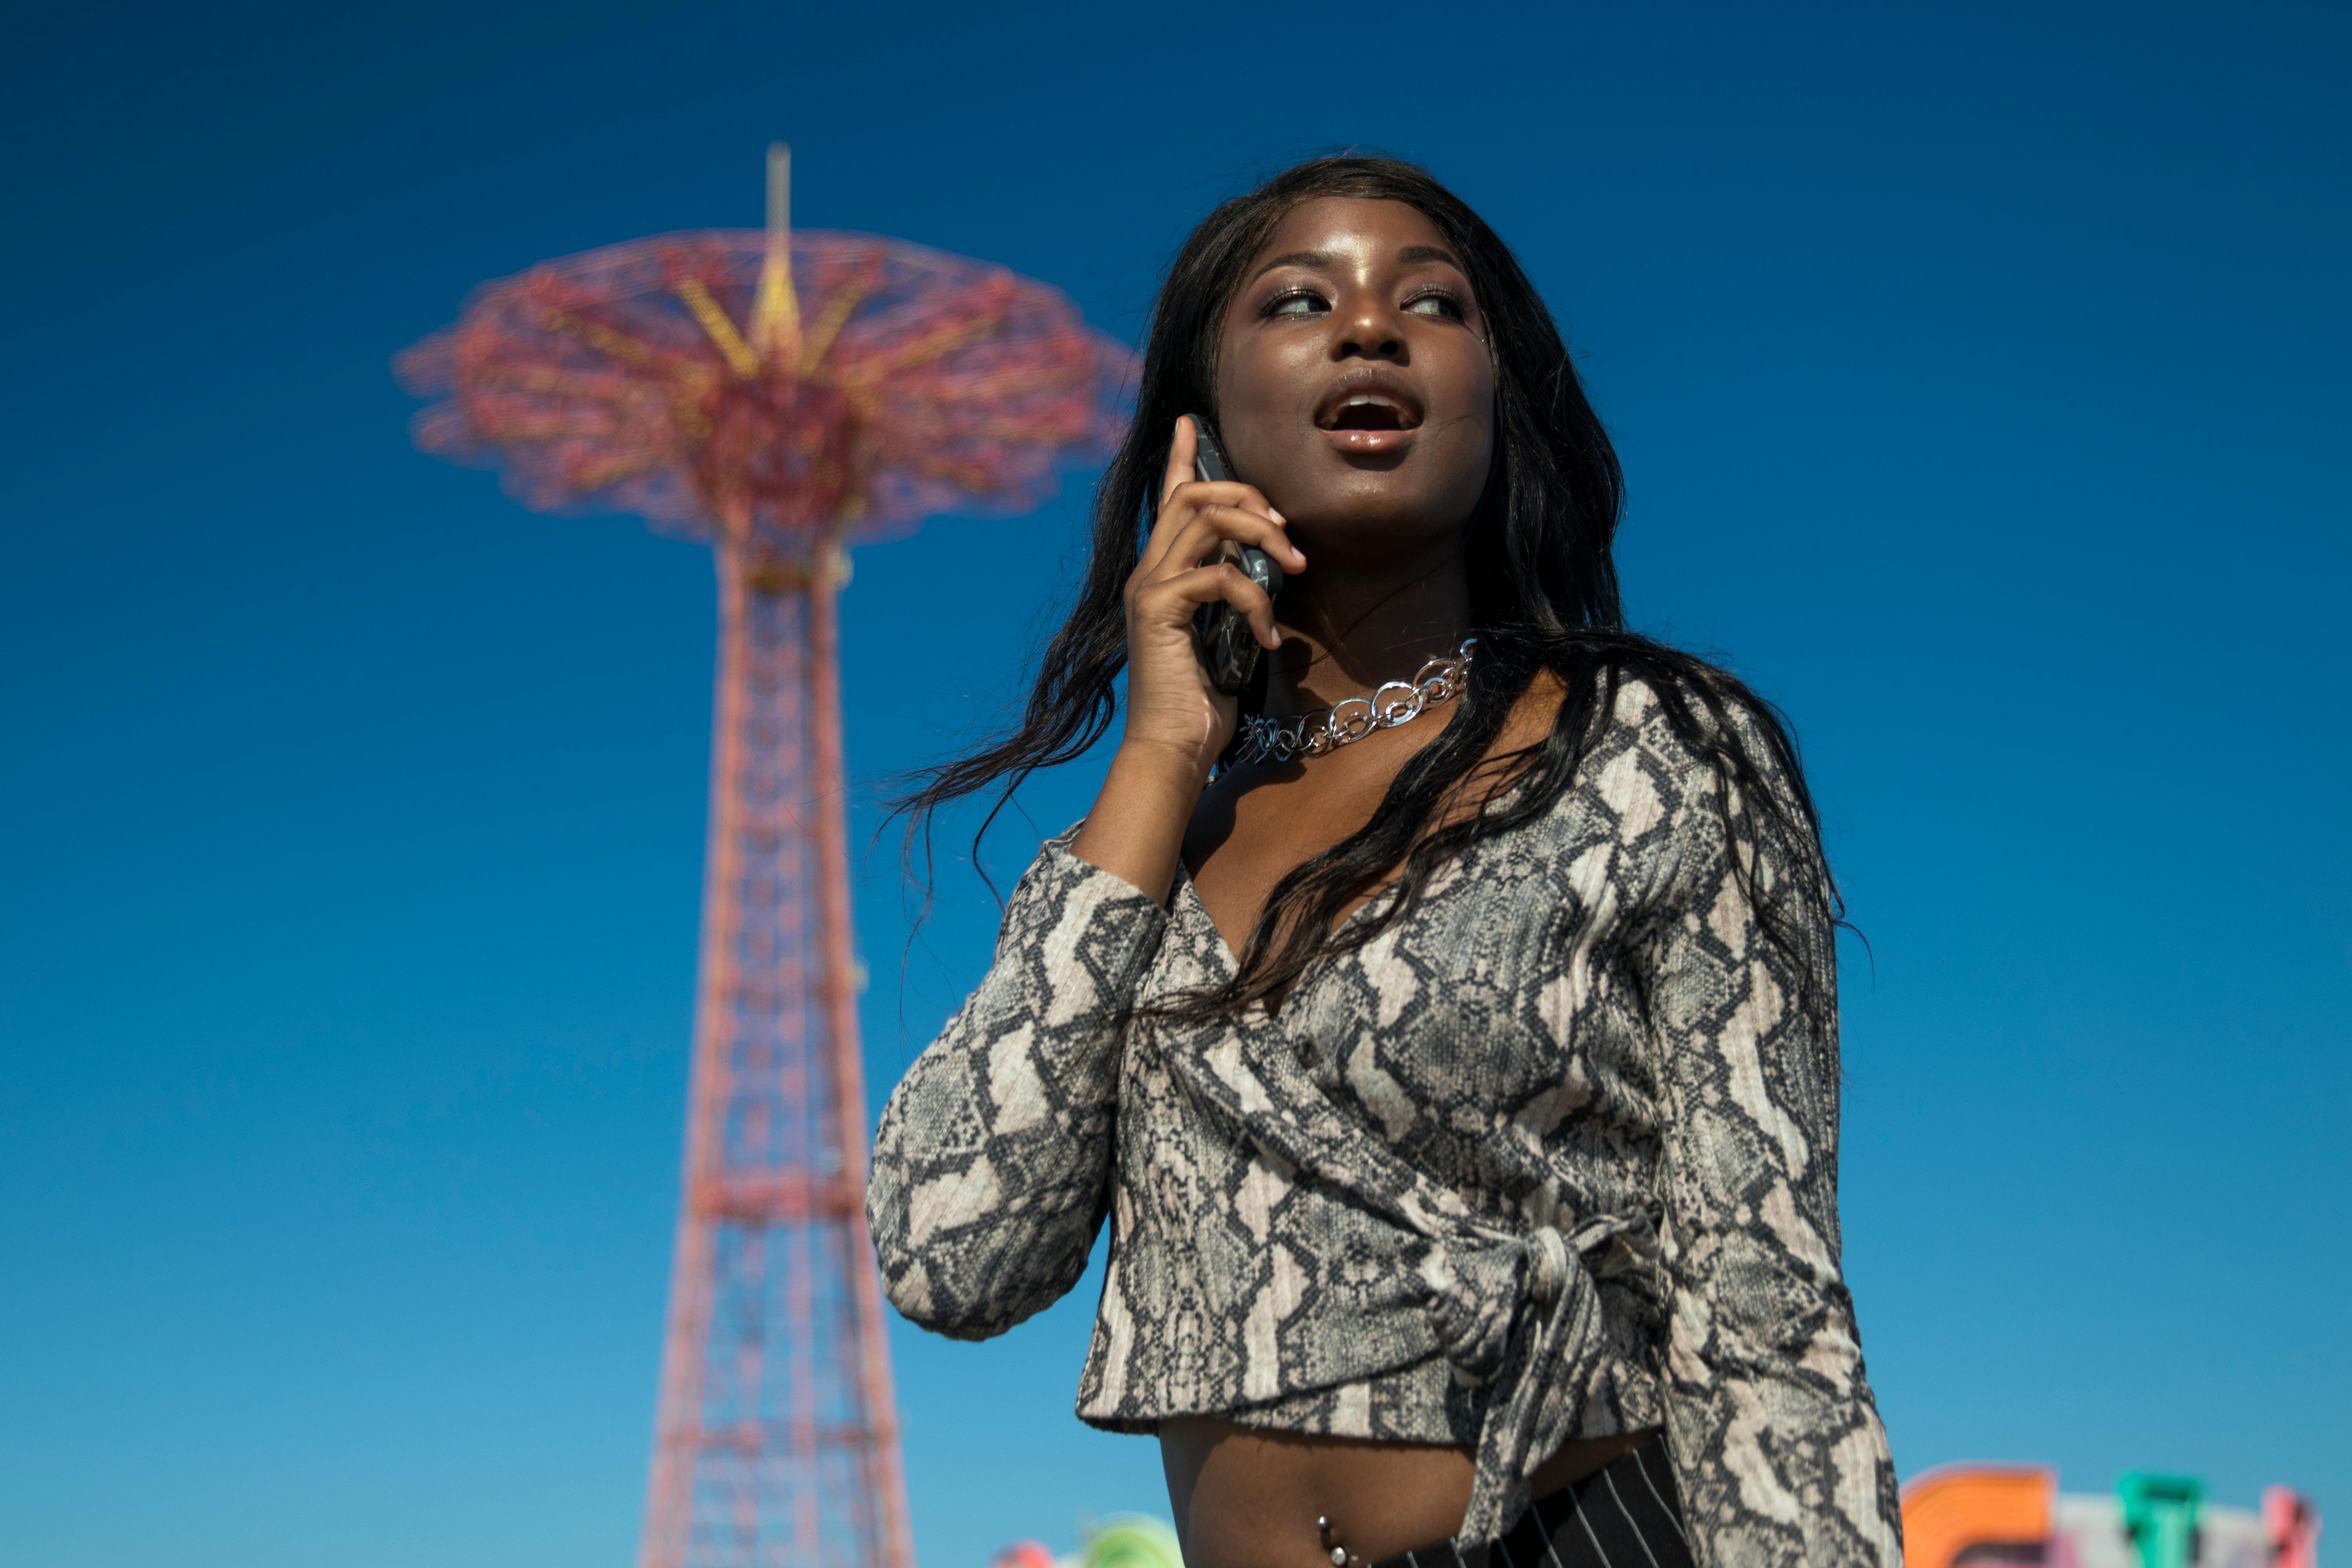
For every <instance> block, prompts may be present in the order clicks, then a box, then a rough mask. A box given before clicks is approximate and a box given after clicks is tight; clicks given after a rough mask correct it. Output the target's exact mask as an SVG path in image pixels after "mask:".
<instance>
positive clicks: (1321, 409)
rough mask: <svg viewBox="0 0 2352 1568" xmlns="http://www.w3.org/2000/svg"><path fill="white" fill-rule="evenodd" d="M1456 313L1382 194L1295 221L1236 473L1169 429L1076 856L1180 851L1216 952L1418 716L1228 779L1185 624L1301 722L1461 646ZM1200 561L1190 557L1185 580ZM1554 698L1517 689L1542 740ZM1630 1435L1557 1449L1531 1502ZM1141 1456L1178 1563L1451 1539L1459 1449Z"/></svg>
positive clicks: (1255, 330)
mask: <svg viewBox="0 0 2352 1568" xmlns="http://www.w3.org/2000/svg"><path fill="white" fill-rule="evenodd" d="M1484 327H1485V323H1484V321H1483V319H1482V318H1481V317H1480V315H1479V313H1478V302H1477V299H1476V297H1475V294H1474V293H1473V291H1472V289H1471V287H1470V283H1469V279H1467V278H1465V276H1464V274H1463V271H1462V265H1461V262H1460V261H1459V260H1458V259H1457V258H1455V257H1454V254H1453V251H1452V250H1451V249H1450V248H1449V247H1448V245H1447V243H1446V240H1445V237H1444V236H1443V235H1441V234H1440V233H1439V232H1438V231H1437V228H1436V226H1435V225H1433V224H1432V223H1431V222H1430V220H1429V218H1428V217H1427V216H1425V215H1423V214H1422V213H1421V212H1419V211H1416V210H1415V209H1414V208H1412V207H1411V206H1408V205H1405V204H1403V203H1402V202H1395V201H1369V200H1364V199H1361V198H1348V197H1330V198H1325V199H1323V200H1318V201H1310V202H1306V203H1303V204H1301V205H1298V206H1297V207H1295V208H1293V209H1292V210H1291V212H1290V214H1289V216H1286V217H1285V218H1284V219H1283V220H1282V221H1281V223H1280V224H1279V225H1277V226H1276V228H1275V231H1274V233H1273V234H1272V235H1271V236H1269V237H1268V238H1267V240H1266V242H1265V245H1264V246H1263V247H1261V252H1260V254H1259V255H1258V256H1256V257H1255V258H1252V262H1251V265H1250V267H1249V268H1248V281H1247V282H1246V283H1245V284H1244V286H1243V288H1242V289H1241V290H1240V291H1239V292H1238V293H1237V294H1235V295H1234V300H1233V301H1232V303H1231V304H1230V305H1228V306H1227V307H1226V310H1225V315H1224V322H1223V331H1222V333H1221V335H1220V338H1219V343H1218V353H1217V376H1218V382H1217V411H1218V416H1219V417H1220V419H1221V420H1222V422H1223V428H1222V430H1221V432H1220V433H1221V434H1222V435H1223V437H1224V442H1225V447H1226V450H1227V452H1228V453H1229V454H1230V455H1231V457H1232V458H1233V464H1234V472H1236V473H1241V474H1247V475H1249V476H1250V478H1251V479H1252V480H1253V481H1254V482H1253V483H1250V484H1204V483H1202V482H1200V481H1197V480H1195V479H1192V455H1193V447H1194V442H1195V439H1196V437H1195V433H1194V432H1193V431H1192V428H1191V426H1190V422H1189V421H1185V422H1181V424H1180V426H1179V427H1178V429H1177V430H1176V433H1175V437H1174V439H1173V441H1172V442H1171V446H1170V450H1169V459H1168V469H1167V477H1166V479H1165V481H1164V486H1163V489H1162V494H1161V500H1160V520H1159V522H1158V524H1157V526H1156V527H1155V528H1154V529H1153V530H1152V534H1151V540H1150V544H1149V545H1148V546H1147V547H1146V550H1145V552H1144V557H1143V561H1142V563H1141V564H1139V566H1138V567H1137V568H1136V570H1135V574H1134V576H1133V577H1132V578H1131V579H1129V584H1128V592H1127V610H1128V693H1129V695H1128V707H1127V723H1126V729H1125V731H1124V732H1123V733H1122V735H1121V736H1120V739H1119V747H1118V752H1117V754H1116V755H1115V756H1114V757H1113V759H1112V762H1111V765H1110V773H1109V776H1108V778H1106V779H1105V780H1104V783H1103V788H1102V793H1101V795H1099V796H1097V799H1096V801H1095V805H1094V809H1093V810H1091V811H1089V812H1088V813H1087V823H1086V826H1085V827H1084V828H1083V829H1082V830H1081V831H1080V832H1079V834H1078V837H1077V841H1076V845H1075V848H1076V853H1077V854H1078V855H1079V856H1080V857H1081V858H1084V859H1087V860H1090V861H1092V862H1093V863H1094V864H1096V865H1097V866H1100V867H1102V868H1104V869H1105V870H1107V871H1111V872H1115V873H1117V874H1118V876H1120V877H1121V878H1123V879H1126V880H1127V881H1129V882H1131V883H1133V884H1134V885H1135V886H1136V887H1138V888H1140V889H1143V890H1144V891H1146V892H1148V893H1150V894H1151V895H1152V896H1153V897H1155V898H1158V899H1165V898H1166V897H1167V896H1168V890H1169V887H1170V884H1171V882H1172V881H1173V879H1174V878H1175V874H1176V867H1177V861H1178V858H1179V857H1180V856H1181V858H1182V860H1183V862H1184V864H1185V865H1186V866H1187V867H1188V868H1190V869H1191V871H1192V880H1193V884H1194V886H1195V887H1196V888H1198V889H1199V891H1200V895H1201V899H1202V902H1203V903H1205V904H1206V905H1207V906H1208V909H1209V913H1210V914H1211V915H1212V916H1213V918H1214V919H1215V921H1216V923H1217V928H1218V930H1219V931H1222V932H1223V933H1224V937H1225V941H1226V942H1227V944H1228V945H1230V946H1231V947H1232V948H1233V950H1234V952H1241V951H1243V950H1244V948H1246V947H1247V945H1248V942H1249V936H1250V933H1251V932H1252V931H1254V930H1255V929H1256V926H1257V921H1258V916H1259V915H1260V913H1261V912H1262V911H1263V910H1264V909H1265V902H1266V896H1267V895H1268V894H1269V893H1270V892H1272V891H1273V889H1274V886H1275V884H1276V882H1279V881H1280V880H1281V879H1283V878H1284V877H1286V876H1287V875H1288V874H1289V873H1290V872H1292V871H1294V870H1296V869H1297V868H1298V867H1299V866H1301V865H1303V864H1304V863H1306V862H1307V860H1309V859H1311V858H1314V857H1315V856H1317V855H1319V854H1321V853H1322V852H1324V851H1325V850H1328V849H1329V848H1331V847H1334V846H1335V845H1337V844H1339V842H1340V841H1341V840H1342V839H1345V838H1347V837H1349V835H1351V834H1353V833H1355V832H1356V831H1357V830H1358V829H1360V828H1361V827H1362V826H1364V825H1365V824H1366V823H1367V822H1369V821H1370V819H1371V816H1372V813H1373V811H1374V809H1375V808H1377V807H1378V806H1379V805H1380V803H1381V799H1382V797H1383V796H1384V795H1387V793H1388V789H1389V785H1390V784H1391V783H1392V782H1393V781H1394V780H1395V778H1396V775H1397V772H1398V770H1399V769H1400V768H1402V766H1403V765H1404V763H1405V760H1406V759H1407V758H1409V757H1410V756H1412V754H1413V752H1417V751H1419V750H1420V749H1421V748H1422V747H1423V746H1425V745H1427V744H1428V743H1429V742H1431V741H1433V740H1434V739H1435V738H1436V737H1437V735H1438V734H1439V733H1440V731H1441V730H1442V728H1443V726H1444V722H1445V721H1446V720H1447V719H1450V718H1451V717H1452V711H1451V710H1447V712H1446V714H1445V717H1444V718H1440V717H1438V716H1437V715H1435V714H1433V715H1432V716H1431V717H1430V718H1428V719H1424V720H1423V721H1419V722H1417V723H1414V724H1410V725H1404V726H1401V727H1399V728H1397V729H1393V730H1385V731H1377V732H1375V733H1374V734H1373V735H1371V736H1370V737H1368V738H1367V739H1366V740H1364V741H1363V742H1360V743H1358V744H1356V745H1352V746H1349V747H1346V748H1343V749H1341V750H1339V751H1335V752H1331V753H1330V754H1329V755H1328V756H1324V757H1319V758H1317V759H1315V763H1316V765H1314V766H1311V767H1310V766H1308V765H1307V764H1306V763H1304V762H1301V761H1295V762H1292V763H1283V764H1276V763H1260V764H1257V765H1255V766H1247V767H1240V768H1234V769H1231V770H1229V771H1227V772H1225V773H1223V774H1221V775H1219V776H1218V778H1217V780H1216V782H1215V783H1214V784H1209V775H1210V770H1211V769H1212V768H1213V766H1214V765H1215V763H1216V761H1217V758H1218V756H1219V754H1220V753H1222V752H1223V751H1224V749H1225V746H1226V743H1227V742H1229V741H1231V739H1232V738H1233V731H1234V721H1235V714H1236V700H1235V699H1234V698H1232V697H1228V696H1224V695H1223V694H1221V693H1219V692H1218V691H1217V690H1216V689H1214V688H1213V686H1211V685H1210V683H1209V679H1208V676H1207V673H1206V671H1205V670H1204V669H1203V668H1202V664H1201V659H1200V656H1199V654H1198V652H1197V651H1196V645H1195V643H1194V641H1193V637H1192V617H1193V615H1194V613H1195V612H1196V611H1197V610H1198V609H1199V607H1200V606H1201V605H1203V604H1206V603H1208V602H1210V601H1212V600H1223V601H1224V602H1225V603H1228V604H1230V605H1233V606H1234V609H1236V610H1237V611H1239V612H1241V613H1242V614H1244V615H1245V616H1248V617H1249V620H1250V624H1251V626H1252V627H1253V628H1255V630H1256V632H1257V634H1258V640H1259V641H1260V642H1261V643H1263V644H1264V645H1265V647H1267V648H1268V649H1270V650H1272V651H1271V653H1270V655H1269V658H1268V669H1267V679H1266V691H1265V709H1264V711H1265V712H1266V713H1267V714H1268V716H1270V717H1281V716H1285V715H1289V714H1296V713H1303V712H1310V711H1313V710H1318V709H1325V708H1329V707H1331V706H1332V705H1333V704H1334V703H1337V702H1339V701H1340V700H1342V699H1345V698H1349V697H1369V696H1370V695H1371V693H1372V691H1373V689H1374V688H1376V687H1378V686H1379V685H1380V684H1381V682H1382V681H1386V680H1396V679H1404V678H1405V677H1408V676H1410V675H1411V674H1412V672H1413V670H1414V668H1416V667H1418V666H1419V665H1420V664H1421V662H1422V661H1423V659H1424V658H1426V657H1427V656H1428V650H1429V649H1431V648H1433V647H1440V648H1443V647H1454V645H1456V644H1458V643H1460V642H1461V640H1462V639H1463V638H1464V637H1467V636H1468V635H1470V633H1471V632H1472V630H1473V629H1474V627H1473V624H1472V621H1471V616H1470V593H1469V584H1468V581H1467V578H1466V576H1465V552H1464V550H1463V532H1464V531H1465V528H1466V527H1467V526H1468V524H1469V521H1470V517H1471V514H1472V512H1473V511H1474V510H1475V509H1476V507H1477V504H1478V500H1479V498H1480V496H1481V495H1482V494H1483V493H1484V492H1485V489H1486V477H1487V473H1488V471H1489V469H1490V468H1491V466H1492V463H1493V458H1494V444H1495V420H1494V404H1495V374H1494V365H1493V363H1492V361H1491V359H1490V357H1489V355H1488V353H1487V349H1486V338H1485V335H1484ZM1226 540H1233V541H1235V542H1241V543H1246V544H1254V545H1255V546H1257V547H1258V548H1260V549H1262V550H1265V551H1266V552H1268V553H1269V554H1271V555H1273V556H1274V557H1275V559H1276V562H1277V563H1279V564H1280V566H1281V568H1282V570H1283V571H1284V572H1285V573H1286V574H1289V579H1290V580H1289V581H1288V582H1287V583H1286V584H1285V586H1284V588H1283V590H1282V593H1281V595H1280V597H1279V598H1276V599H1271V600H1270V599H1269V598H1268V597H1267V595H1266V594H1265V592H1264V591H1263V590H1262V589H1260V588H1259V587H1258V586H1257V585H1256V584H1255V583H1252V582H1251V581H1250V580H1249V579H1248V578H1247V577H1245V576H1244V575H1243V574H1242V573H1241V572H1240V571H1239V570H1238V569H1237V568H1236V567H1234V566H1233V565H1232V564H1230V563H1222V562H1219V561H1216V560H1215V559H1214V558H1215V557H1216V556H1217V554H1218V548H1219V545H1220V544H1221V543H1222V542H1223V541H1226ZM1203 561H1208V562H1210V564H1207V565H1202V564H1201V563H1202V562H1203ZM1547 699H1549V701H1550V702H1551V703H1552V704H1554V705H1557V703H1558V701H1559V691H1558V688H1557V687H1556V686H1555V685H1554V684H1552V683H1550V682H1545V683H1543V688H1542V689H1538V690H1532V691H1530V692H1528V694H1527V696H1526V697H1525V698H1523V699H1522V706H1523V707H1524V708H1525V709H1526V710H1527V713H1526V715H1525V717H1524V719H1523V720H1521V721H1519V722H1517V723H1515V724H1514V725H1513V726H1512V731H1513V733H1512V734H1511V736H1510V738H1509V739H1508V740H1506V741H1504V742H1499V743H1498V744H1497V747H1496V750H1497V752H1501V751H1503V750H1506V749H1507V748H1508V747H1509V745H1510V743H1511V741H1515V740H1519V739H1520V738H1521V737H1520V733H1519V732H1522V731H1526V732H1532V733H1533V734H1537V735H1539V734H1540V733H1541V731H1542V730H1543V729H1545V728H1548V727H1549V726H1548V715H1546V714H1545V713H1544V712H1543V711H1542V708H1543V706H1544V704H1545V702H1546V700H1547ZM1652 1435H1653V1434H1652V1433H1651V1432H1650V1431H1646V1430H1645V1431H1640V1432H1635V1433H1630V1434H1627V1435H1625V1436H1618V1437H1605V1438H1590V1439H1581V1440H1576V1441H1571V1442H1570V1444H1569V1445H1568V1446H1567V1447H1563V1448H1562V1449H1561V1450H1560V1451H1559V1453H1558V1454H1556V1455H1555V1456H1553V1457H1552V1458H1551V1459H1550V1460H1549V1462H1548V1463H1547V1464H1546V1465H1544V1467H1543V1468H1541V1469H1540V1470H1538V1473H1537V1476H1536V1478H1535V1480H1534V1483H1533V1489H1534V1491H1535V1492H1536V1493H1537V1494H1538V1495H1541V1494H1542V1493H1544V1492H1546V1491H1549V1490H1551V1489H1554V1488H1557V1487H1560V1486H1564V1485H1566V1484H1568V1483H1569V1482H1570V1481H1573V1480H1576V1479H1580V1477H1582V1476H1585V1475H1587V1474H1590V1473H1591V1471H1593V1470H1595V1469H1598V1468H1600V1467H1601V1465H1602V1464H1604V1463H1606V1462H1607V1461H1608V1460H1610V1459H1612V1458H1615V1457H1616V1456H1617V1455H1618V1454H1620V1453H1622V1452H1624V1451H1625V1450H1627V1449H1629V1448H1631V1447H1634V1446H1635V1445H1636V1444H1638V1443H1639V1442H1641V1441H1642V1440H1643V1438H1646V1437H1648V1436H1652ZM1160 1456H1161V1458H1162V1461H1163V1463H1164V1464H1165V1465H1166V1467H1167V1470H1168V1494H1169V1498H1170V1500H1171V1502H1172V1503H1173V1505H1174V1507H1175V1510H1176V1526H1177V1531H1178V1533H1179V1534H1180V1536H1181V1538H1182V1541H1183V1543H1184V1559H1185V1562H1186V1563H1187V1564H1188V1565H1189V1568H1277V1565H1278V1564H1284V1563H1295V1564H1296V1565H1297V1568H1330V1564H1329V1563H1328V1559H1327V1558H1326V1557H1325V1556H1324V1554H1323V1551H1322V1548H1321V1546H1320V1543H1319V1542H1318V1539H1317V1535H1316V1533H1315V1531H1313V1530H1312V1529H1311V1528H1307V1527H1308V1526H1309V1524H1310V1523H1311V1521H1313V1520H1314V1519H1316V1518H1318V1517H1324V1518H1332V1519H1344V1520H1346V1521H1348V1527H1349V1547H1350V1549H1351V1550H1352V1551H1353V1552H1355V1554H1356V1555H1359V1556H1361V1557H1366V1558H1379V1557H1383V1556H1387V1555H1389V1554H1390V1553H1391V1552H1402V1551H1404V1550H1406V1549H1408V1548H1410V1547H1414V1546H1418V1545H1420V1544H1422V1543H1423V1542H1429V1541H1434V1540H1439V1539H1442V1538H1443V1537H1444V1536H1446V1535H1449V1534H1451V1533H1452V1532H1453V1530H1454V1526H1455V1524H1457V1523H1458V1522H1459V1521H1461V1518H1462V1509H1463V1505H1464V1503H1465V1502H1466V1501H1467V1500H1468V1499H1469V1496H1470V1472H1471V1456H1470V1453H1469V1451H1468V1450H1467V1449H1466V1448H1458V1447H1422V1446H1418V1445H1407V1444H1395V1443H1381V1442H1373V1441H1368V1440H1351V1439H1347V1438H1329V1437H1323V1438H1308V1437H1302V1436H1292V1435H1288V1434H1282V1433H1273V1432H1268V1431H1265V1430H1264V1429H1261V1428H1255V1427H1249V1426H1240V1425H1237V1424H1235V1423H1234V1422H1231V1421H1222V1420H1216V1419H1213V1418H1207V1417H1189V1418H1186V1419H1182V1420H1179V1421H1172V1422H1168V1423H1164V1424H1163V1425H1162V1426H1161V1427H1160Z"/></svg>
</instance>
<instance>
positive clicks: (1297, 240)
mask: <svg viewBox="0 0 2352 1568" xmlns="http://www.w3.org/2000/svg"><path fill="white" fill-rule="evenodd" d="M1453 248H1454V247H1452V246H1451V245H1448V244H1447V243H1446V240H1445V237H1444V235H1443V234H1441V233H1440V232H1439V231H1438V227H1437V226H1436V225H1435V224H1434V223H1432V222H1431V221H1430V218H1429V215H1428V214H1427V213H1424V212H1423V211H1422V210H1421V209H1420V208H1419V207H1416V206H1414V205H1412V204H1411V203H1409V202H1400V201H1391V200H1388V199H1386V198H1381V197H1372V196H1318V197H1316V198H1314V199H1313V200H1312V201H1305V202H1301V203H1299V204H1298V205H1297V206H1295V207H1293V208H1291V209H1290V210H1289V211H1288V212H1286V213H1285V214H1283V215H1282V219H1281V221H1280V222H1278V223H1276V225H1275V226H1274V231H1273V232H1272V233H1271V234H1269V235H1267V236H1266V238H1265V244H1264V245H1262V246H1260V247H1258V254H1257V255H1256V256H1255V257H1254V258H1251V263H1250V268H1249V269H1250V272H1251V273H1252V274H1255V273H1256V272H1257V271H1258V269H1259V268H1263V267H1264V266H1265V264H1266V263H1267V262H1269V261H1271V260H1273V259H1275V258H1277V257H1283V256H1300V257H1304V256H1309V255H1318V254H1330V255H1341V254H1344V255H1347V256H1349V257H1350V258H1363V257H1366V256H1368V255H1369V256H1375V257H1377V256H1383V255H1389V256H1392V255H1395V254H1396V253H1398V252H1401V251H1404V250H1429V249H1439V250H1444V251H1446V252H1448V253H1449V254H1450V253H1451V252H1452V250H1453Z"/></svg>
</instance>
